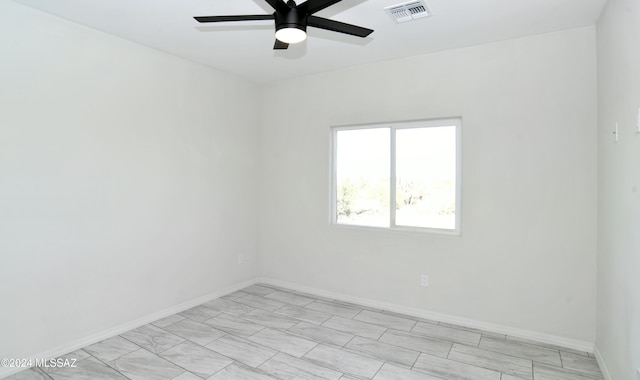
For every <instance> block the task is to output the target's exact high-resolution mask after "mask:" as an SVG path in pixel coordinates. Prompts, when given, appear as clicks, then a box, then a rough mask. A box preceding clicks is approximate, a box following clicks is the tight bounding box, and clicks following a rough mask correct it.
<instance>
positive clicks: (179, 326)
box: [164, 319, 225, 346]
mask: <svg viewBox="0 0 640 380" xmlns="http://www.w3.org/2000/svg"><path fill="white" fill-rule="evenodd" d="M164 330H166V331H168V332H170V333H172V334H175V335H177V336H179V337H182V338H184V339H187V340H190V341H192V342H194V343H198V344H199V345H201V346H206V345H207V344H209V343H211V342H213V341H214V340H216V339H218V338H220V337H221V336H223V335H225V333H224V332H222V331H220V330H217V329H215V328H213V327H211V326H209V325H205V324H202V323H199V322H196V321H194V320H191V319H185V320H182V321H180V322H176V323H174V324H172V325H169V326H166V327H165V328H164Z"/></svg>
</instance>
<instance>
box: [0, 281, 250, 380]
mask: <svg viewBox="0 0 640 380" xmlns="http://www.w3.org/2000/svg"><path fill="white" fill-rule="evenodd" d="M255 283H256V279H250V280H246V281H243V282H240V283H237V284H234V285H231V286H228V287H226V288H224V289H220V290H218V291H215V292H212V293H209V294H206V295H204V296H201V297H198V298H194V299H192V300H189V301H186V302H183V303H180V304H178V305H175V306H172V307H170V308H167V309H164V310H161V311H158V312H156V313H153V314H149V315H146V316H144V317H141V318H138V319H135V320H133V321H130V322H126V323H123V324H121V325H118V326H115V327H112V328H109V329H107V330H104V331H101V332H98V333H95V334H91V335H89V336H87V337H84V338H80V339H78V340H75V341H73V342H69V343H66V344H63V345H61V346H58V347H55V348H52V349H50V350H47V351H44V352H41V353H39V354H36V355H32V356H31V357H29V358H25V359H32V360H33V361H34V362H35V360H36V359H51V358H58V357H60V356H62V355H65V354H68V353H70V352H73V351H75V350H78V349H80V348H82V347H86V346H88V345H91V344H94V343H98V342H100V341H102V340H105V339H108V338H111V337H114V336H116V335H120V334H122V333H124V332H126V331H129V330H132V329H135V328H138V327H140V326H142V325H146V324H148V323H151V322H153V321H156V320H158V319H162V318H165V317H168V316H170V315H173V314H176V313H180V312H182V311H185V310H187V309H191V308H192V307H195V306H198V305H201V304H203V303H205V302H208V301H211V300H212V299H215V298H219V297H222V296H225V295H227V294H229V293H233V292H235V291H238V290H240V289H243V288H246V287H247V286H250V285H253V284H255ZM25 369H26V368H0V379H4V378H5V377H8V376H11V375H13V374H15V373H18V372H20V371H22V370H25Z"/></svg>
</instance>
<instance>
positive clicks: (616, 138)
mask: <svg viewBox="0 0 640 380" xmlns="http://www.w3.org/2000/svg"><path fill="white" fill-rule="evenodd" d="M613 142H618V123H616V129H615V130H614V131H613Z"/></svg>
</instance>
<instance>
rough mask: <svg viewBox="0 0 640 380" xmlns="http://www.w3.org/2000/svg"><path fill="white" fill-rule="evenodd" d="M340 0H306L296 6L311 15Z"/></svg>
mask: <svg viewBox="0 0 640 380" xmlns="http://www.w3.org/2000/svg"><path fill="white" fill-rule="evenodd" d="M341 1H342V0H307V1H305V2H304V3H302V4H300V6H299V7H298V8H300V9H301V10H302V11H304V12H305V13H307V14H310V15H311V14H314V13H316V12H320V11H321V10H323V9H325V8H328V7H330V6H332V5H333V4H336V3H339V2H341Z"/></svg>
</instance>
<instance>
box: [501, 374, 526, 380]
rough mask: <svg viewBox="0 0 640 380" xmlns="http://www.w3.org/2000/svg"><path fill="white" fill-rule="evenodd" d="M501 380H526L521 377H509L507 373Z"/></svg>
mask: <svg viewBox="0 0 640 380" xmlns="http://www.w3.org/2000/svg"><path fill="white" fill-rule="evenodd" d="M500 380H524V379H523V378H521V377H515V376H511V375H508V374H506V373H503V374H502V379H500Z"/></svg>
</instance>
